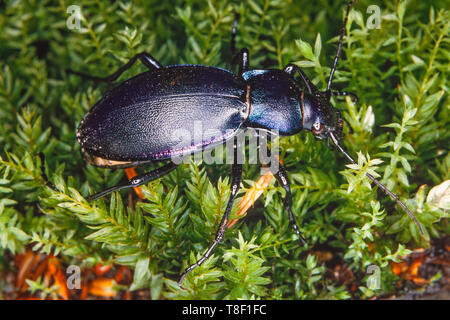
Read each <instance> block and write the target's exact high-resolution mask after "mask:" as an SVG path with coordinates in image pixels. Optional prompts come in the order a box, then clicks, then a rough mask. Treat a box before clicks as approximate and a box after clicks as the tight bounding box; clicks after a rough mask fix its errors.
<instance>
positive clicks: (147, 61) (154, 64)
mask: <svg viewBox="0 0 450 320" xmlns="http://www.w3.org/2000/svg"><path fill="white" fill-rule="evenodd" d="M137 59H139V60H141V62H142V63H143V64H144V65H145V66H146V67H147V68H148V69H149V70H156V69H160V68H162V65H161V64H160V63H159V62H158V61H157V60H156V59H155V58H153V57H152V56H151V55H149V54H148V53H145V52H141V53H138V54H137V55H135V56H133V57H132V58H131V59H130V60H129V61H128V62H127V63H126V64H125V65H123V66H122V67H120V68H119V69H117V71H116V72H114V73H113V74H111V75H109V76H106V77H96V76H91V75H89V74H86V73H82V72H78V71H73V70H70V69H68V70H67V72H69V73H73V74H76V75H78V76H81V77H84V78H86V79H90V80H93V81H104V82H112V81H115V80H116V79H117V78H119V76H120V75H121V74H122V73H124V72H125V71H126V70H128V69H130V68H131V66H132V65H133V64H134V63H135V62H136V60H137Z"/></svg>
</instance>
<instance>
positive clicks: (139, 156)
mask: <svg viewBox="0 0 450 320" xmlns="http://www.w3.org/2000/svg"><path fill="white" fill-rule="evenodd" d="M351 4H352V2H350V3H349V4H348V5H347V11H346V15H345V20H344V26H343V28H342V31H341V34H340V38H339V42H338V47H337V51H336V56H335V58H334V63H333V67H332V69H331V73H330V77H329V79H328V85H327V89H326V91H319V90H318V89H317V88H316V86H315V85H314V84H313V83H312V82H311V81H310V80H309V79H308V77H307V76H306V75H305V74H304V73H303V71H302V70H301V69H300V68H299V67H297V66H296V65H294V64H289V65H287V66H286V67H285V68H284V69H283V70H276V69H269V70H250V68H249V53H248V50H247V49H245V48H244V49H242V50H241V51H240V52H239V53H237V54H236V50H235V37H236V29H237V28H236V25H237V19H238V17H237V18H236V20H235V22H234V25H233V31H232V37H231V51H232V53H233V61H232V66H234V65H236V64H238V67H239V71H238V74H237V75H235V74H233V73H232V72H230V71H228V70H224V69H221V68H215V67H209V66H201V65H174V66H167V67H163V66H162V65H161V64H160V63H159V62H158V61H156V60H155V59H154V58H153V57H151V56H150V55H148V54H146V53H140V54H138V55H136V56H134V57H133V58H132V59H131V60H130V61H129V62H128V63H127V64H125V65H124V66H123V67H121V68H120V69H118V70H117V71H116V72H115V73H113V74H112V75H110V76H108V77H105V78H100V77H93V76H89V75H85V74H82V73H79V72H74V71H72V73H75V74H78V75H82V76H85V77H87V78H90V79H92V80H96V81H114V80H115V79H117V78H118V77H119V76H120V75H121V74H122V73H123V72H124V71H125V70H127V69H128V68H130V67H131V65H132V64H133V63H134V62H135V61H136V60H137V59H139V60H140V61H142V63H143V64H144V65H145V66H147V67H148V69H149V71H147V72H144V73H142V74H139V75H137V76H136V77H134V78H131V79H129V80H126V81H125V82H123V83H121V84H120V85H119V86H117V87H115V88H114V89H112V90H111V91H109V92H108V93H107V94H106V95H105V96H104V97H103V98H102V99H101V100H100V101H98V102H97V103H96V104H95V105H94V106H93V108H92V109H91V110H90V111H89V112H88V113H87V114H86V116H85V117H84V119H83V120H82V121H81V123H80V125H79V127H78V130H77V133H76V136H77V139H78V141H79V143H80V145H81V150H82V152H83V154H84V155H85V157H86V159H87V160H88V162H89V163H91V164H93V165H96V166H100V167H108V168H127V167H135V166H141V165H145V164H149V163H152V162H161V161H164V162H167V163H165V165H163V166H161V167H159V168H157V169H155V170H153V171H151V172H148V173H145V174H142V175H139V176H137V177H135V178H132V179H130V180H128V181H127V182H126V183H124V184H121V185H118V186H115V187H112V188H109V189H107V190H104V191H102V192H100V193H97V194H95V195H92V196H90V197H89V198H88V199H89V200H95V199H97V198H99V197H101V196H104V195H106V194H108V193H111V192H113V191H116V190H120V189H123V188H130V187H137V186H140V185H142V184H144V183H147V182H149V181H152V180H155V179H157V178H160V177H162V176H163V175H165V174H167V173H169V172H171V171H172V170H174V169H175V168H176V167H177V164H176V163H174V162H173V161H171V159H172V158H173V157H175V156H186V155H191V154H193V153H197V152H202V151H203V150H205V149H208V148H212V147H214V146H216V145H218V144H221V143H223V142H225V141H227V140H230V139H233V138H234V136H235V135H236V134H237V132H238V130H239V129H242V130H246V129H249V128H253V129H256V130H266V131H268V132H273V131H276V132H278V133H279V134H280V135H284V136H289V135H294V134H296V133H298V132H299V131H301V130H302V129H308V130H310V131H311V132H312V133H313V134H314V136H315V137H317V138H319V139H324V138H327V139H328V141H329V140H330V139H331V140H332V141H333V143H334V144H335V145H336V147H337V148H338V149H339V150H340V151H341V152H342V153H343V154H344V155H345V156H346V157H347V158H348V159H349V160H350V162H352V163H354V162H355V161H354V160H353V159H352V158H351V157H350V156H349V155H348V154H347V153H346V152H345V150H343V149H342V147H341V146H340V144H339V139H341V137H342V129H343V123H344V121H345V120H344V119H343V118H342V116H341V113H340V112H339V111H338V110H337V109H335V108H334V107H333V106H332V105H331V103H330V99H331V97H332V96H341V95H344V96H345V95H350V96H353V97H354V98H355V99H356V96H355V95H353V94H351V93H348V92H339V91H332V90H331V83H332V80H333V75H334V72H335V70H336V66H337V62H338V59H339V55H340V51H341V45H342V40H343V36H344V33H345V25H346V23H347V19H348V14H349V11H350V7H351ZM236 61H238V63H236ZM296 74H298V76H299V77H298V78H296V77H295V75H296ZM195 121H202V124H203V127H202V139H201V141H196V142H193V141H187V142H186V143H181V145H180V140H179V139H178V138H179V137H176V136H174V135H173V134H172V131H173V130H174V129H176V128H184V129H185V130H186V131H187V132H188V133H190V134H193V133H194V132H193V131H194V130H195V129H194V127H195ZM237 149H238V147H237V144H236V142H234V162H233V165H232V177H231V195H230V199H229V202H228V204H227V207H226V210H225V213H224V215H223V217H222V220H221V222H220V226H219V229H218V231H217V234H216V237H215V240H214V242H213V243H212V244H211V245H210V247H209V248H208V250H207V251H206V253H205V254H204V255H203V257H202V258H201V259H200V260H199V261H197V263H195V264H193V265H191V266H189V267H188V268H187V269H186V270H185V271H184V272H183V274H182V275H181V277H180V280H179V284H180V285H181V282H182V281H183V279H184V277H185V276H186V274H187V273H188V272H189V271H191V270H192V269H194V268H195V267H197V266H199V265H200V264H202V263H203V262H204V261H205V260H206V259H207V258H208V257H209V256H210V255H211V253H212V252H213V251H214V249H215V247H216V246H217V245H218V244H219V243H220V242H221V241H222V240H223V236H224V233H225V229H226V225H227V223H228V220H229V216H230V212H231V209H232V205H233V201H234V200H235V197H236V194H237V192H238V190H239V187H240V182H241V175H242V164H240V163H238V161H237V153H238V152H237ZM271 161H278V160H276V159H274V158H272V159H271ZM277 168H279V169H278V170H277V171H273V174H274V176H275V177H276V179H277V181H278V183H279V184H280V185H281V186H282V187H283V188H284V189H285V191H286V197H285V199H284V205H285V208H286V210H287V211H288V213H289V219H290V222H291V224H292V226H293V228H294V230H295V231H296V233H297V235H298V236H299V238H300V240H301V241H302V242H303V243H305V240H304V239H303V237H302V235H301V233H300V231H299V229H298V227H297V225H296V222H295V220H294V215H293V213H292V210H291V202H292V197H291V191H290V185H289V179H288V176H287V174H286V171H285V169H284V167H283V166H282V165H281V164H278V166H277ZM367 176H368V177H369V178H370V179H371V180H372V181H374V182H375V183H376V184H377V185H378V186H379V187H380V188H381V189H382V190H383V191H385V192H386V193H387V194H388V195H389V196H391V197H392V198H393V199H395V200H396V201H397V203H399V204H400V205H401V206H402V207H403V209H404V210H405V211H406V212H407V213H408V214H409V215H410V216H411V217H412V218H413V219H414V221H415V222H416V224H417V225H418V227H419V229H420V231H421V232H422V228H421V226H420V225H419V224H418V222H417V220H416V219H415V217H414V215H413V214H412V213H411V212H410V211H409V210H408V208H407V207H406V206H405V205H404V204H403V203H402V202H401V201H400V200H399V199H398V198H397V197H396V196H395V195H394V194H393V193H392V192H391V191H389V190H388V189H387V188H386V187H385V186H384V185H382V184H381V183H380V182H379V181H377V180H376V179H375V178H374V177H373V176H371V175H369V174H367Z"/></svg>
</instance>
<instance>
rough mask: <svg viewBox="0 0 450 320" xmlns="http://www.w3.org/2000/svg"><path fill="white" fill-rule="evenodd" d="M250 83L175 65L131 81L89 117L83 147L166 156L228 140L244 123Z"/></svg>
mask: <svg viewBox="0 0 450 320" xmlns="http://www.w3.org/2000/svg"><path fill="white" fill-rule="evenodd" d="M246 109H247V105H246V103H245V83H244V82H243V81H242V82H240V81H239V79H237V78H236V77H235V76H234V75H233V74H231V73H229V72H227V71H225V70H222V69H217V68H210V67H201V66H178V67H177V66H174V67H168V68H163V69H159V70H157V71H155V72H147V73H144V74H142V75H139V76H137V77H135V78H132V79H130V80H127V81H125V82H124V83H122V84H121V85H119V86H118V87H117V88H115V89H113V90H112V91H111V92H109V93H108V94H107V95H105V97H104V98H102V99H101V100H100V101H99V102H98V103H97V104H96V105H95V106H94V107H93V108H92V109H91V111H89V113H88V114H87V115H86V116H85V117H84V119H83V121H82V122H81V124H80V126H79V128H78V131H77V138H78V141H79V142H80V144H81V147H82V149H83V151H84V152H85V153H87V154H89V155H95V156H97V157H101V158H103V159H108V160H116V161H144V160H162V159H168V158H170V157H172V156H178V155H186V154H190V153H192V152H195V151H198V150H202V149H204V148H206V147H208V146H214V145H217V144H218V143H221V142H223V141H224V140H226V139H228V138H229V137H230V136H232V135H234V134H235V132H236V131H237V130H238V129H239V127H240V126H241V125H242V123H243V121H244V120H243V119H244V116H245V114H246V112H247V110H246Z"/></svg>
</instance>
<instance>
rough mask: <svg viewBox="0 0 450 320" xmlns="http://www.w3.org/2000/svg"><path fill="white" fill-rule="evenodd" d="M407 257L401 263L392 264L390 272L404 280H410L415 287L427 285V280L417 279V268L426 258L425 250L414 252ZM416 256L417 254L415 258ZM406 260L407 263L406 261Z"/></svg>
mask: <svg viewBox="0 0 450 320" xmlns="http://www.w3.org/2000/svg"><path fill="white" fill-rule="evenodd" d="M414 251H415V252H413V253H412V254H411V255H410V256H409V257H407V258H405V261H402V262H392V263H391V267H392V272H393V273H394V274H395V275H396V276H398V277H401V278H403V279H405V280H412V281H413V282H414V283H415V284H417V285H423V284H426V283H429V280H428V279H424V278H422V277H419V268H420V266H421V265H422V263H423V262H424V260H425V258H426V254H425V250H423V249H418V250H414ZM417 254H419V255H418V256H417ZM406 259H408V260H409V261H406Z"/></svg>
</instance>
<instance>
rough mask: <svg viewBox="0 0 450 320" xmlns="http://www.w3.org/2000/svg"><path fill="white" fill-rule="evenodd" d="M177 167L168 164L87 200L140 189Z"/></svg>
mask: <svg viewBox="0 0 450 320" xmlns="http://www.w3.org/2000/svg"><path fill="white" fill-rule="evenodd" d="M176 167H178V164H175V163H173V162H172V161H171V162H169V163H168V164H166V165H164V166H162V167H159V168H157V169H155V170H153V171H150V172H147V173H144V174H142V175H138V176H136V177H134V178H131V179H130V180H128V181H127V182H125V183H124V184H119V185H117V186H114V187H111V188H109V189H106V190H103V191H101V192H99V193H96V194H94V195H92V196H89V197H87V198H86V200H87V201H92V200H96V199H98V198H101V197H103V196H106V195H107V194H109V193H111V192H114V191H118V190H121V189H126V188H136V187H139V186H140V185H143V184H144V183H147V182H150V181H153V180H156V179H158V178H161V177H162V176H165V175H166V174H168V173H170V172H171V171H172V170H174V169H176Z"/></svg>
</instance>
